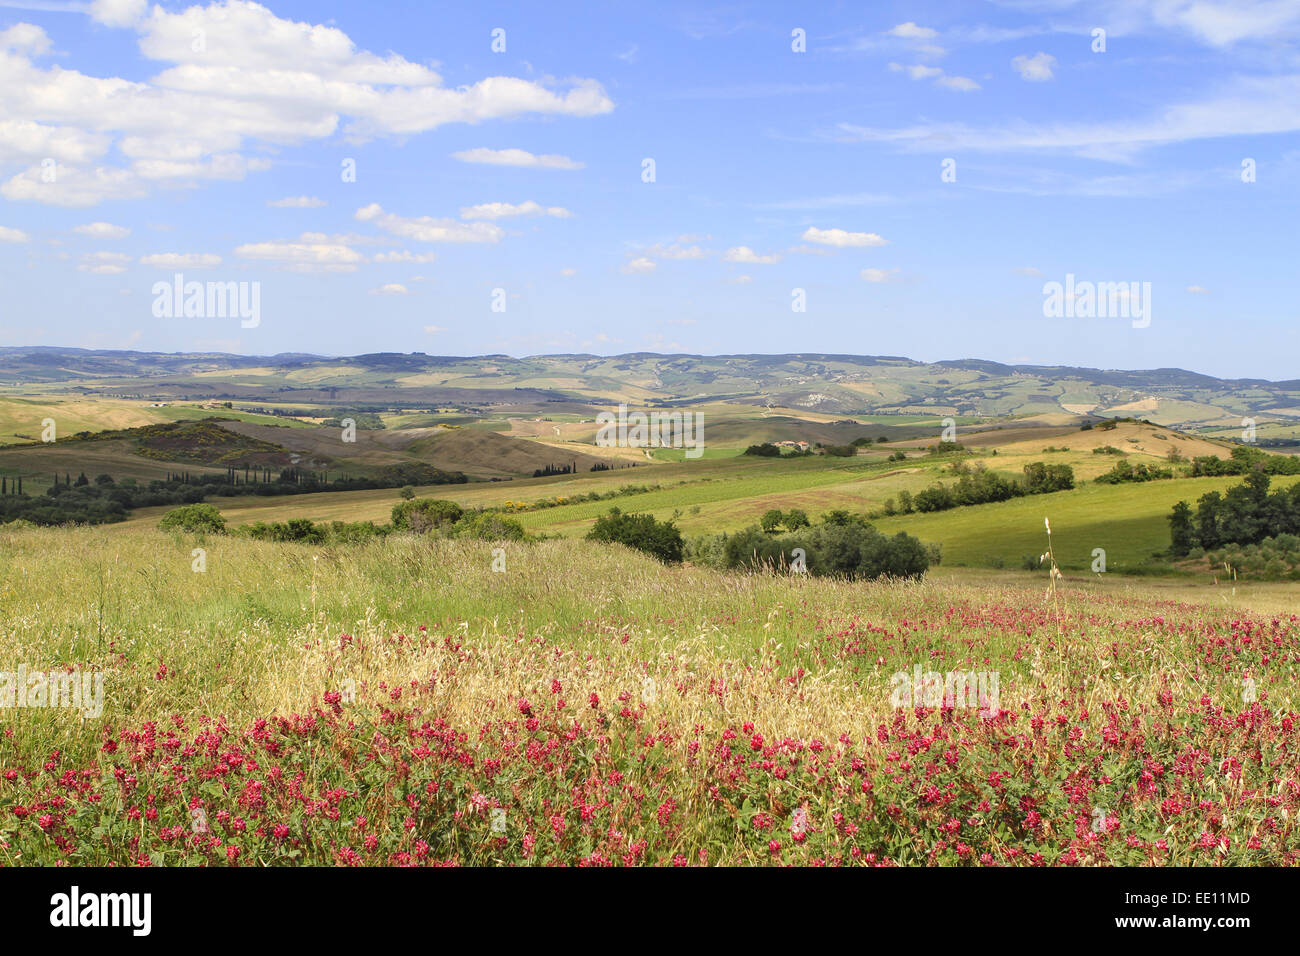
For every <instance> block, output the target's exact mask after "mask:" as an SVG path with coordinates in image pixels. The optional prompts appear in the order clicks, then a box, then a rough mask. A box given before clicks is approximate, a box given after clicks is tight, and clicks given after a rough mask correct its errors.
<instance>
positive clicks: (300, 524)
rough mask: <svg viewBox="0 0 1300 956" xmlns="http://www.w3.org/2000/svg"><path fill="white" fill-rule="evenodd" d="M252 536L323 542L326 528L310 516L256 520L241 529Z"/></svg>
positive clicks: (276, 539)
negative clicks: (286, 519) (314, 521)
mask: <svg viewBox="0 0 1300 956" xmlns="http://www.w3.org/2000/svg"><path fill="white" fill-rule="evenodd" d="M240 530H241V531H242V532H243V533H244V534H246V535H248V536H249V537H250V538H256V539H258V540H259V541H294V542H298V543H300V544H321V543H322V542H324V540H325V529H324V528H318V527H317V526H316V525H315V524H313V523H312V521H311V519H310V518H290V519H289V520H288V521H272V522H270V523H269V524H268V523H267V522H265V521H255V522H253V524H251V525H248V526H246V527H244V528H242V529H240Z"/></svg>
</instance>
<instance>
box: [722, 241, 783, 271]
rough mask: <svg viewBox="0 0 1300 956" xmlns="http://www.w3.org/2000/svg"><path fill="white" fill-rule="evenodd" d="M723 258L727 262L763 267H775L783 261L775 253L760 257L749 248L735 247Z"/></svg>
mask: <svg viewBox="0 0 1300 956" xmlns="http://www.w3.org/2000/svg"><path fill="white" fill-rule="evenodd" d="M722 258H723V261H725V262H740V263H745V264H747V265H762V266H770V265H775V264H776V263H778V262H780V261H781V256H780V255H779V254H777V253H775V252H774V253H772V254H771V255H768V256H760V255H759V254H758V253H757V252H755V251H754V250H753V249H751V248H749V246H735V247H734V248H731V249H728V250H727V251H726V253H725V254H724V255H723V257H722Z"/></svg>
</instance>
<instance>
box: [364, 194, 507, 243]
mask: <svg viewBox="0 0 1300 956" xmlns="http://www.w3.org/2000/svg"><path fill="white" fill-rule="evenodd" d="M356 219H358V220H359V221H361V222H373V223H374V224H375V225H376V226H377V227H379V228H380V229H382V230H384V231H385V232H388V233H392V234H393V235H395V236H401V237H402V238H404V239H414V240H416V241H417V242H498V241H500V239H501V237H502V236H504V235H505V230H503V229H502V228H501V227H500V226H495V225H493V224H492V223H488V222H472V223H464V222H458V221H457V220H455V219H435V218H433V217H432V216H419V217H415V218H412V217H406V216H399V215H397V214H396V213H391V212H384V210H383V208H382V207H381V206H380V205H379V203H371V204H370V205H369V206H364V207H362V208H361V209H358V210H357V211H356Z"/></svg>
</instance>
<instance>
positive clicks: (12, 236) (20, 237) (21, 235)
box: [0, 226, 28, 242]
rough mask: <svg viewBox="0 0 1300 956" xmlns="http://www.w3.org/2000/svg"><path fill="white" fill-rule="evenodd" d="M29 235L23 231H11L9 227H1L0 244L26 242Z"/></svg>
mask: <svg viewBox="0 0 1300 956" xmlns="http://www.w3.org/2000/svg"><path fill="white" fill-rule="evenodd" d="M27 239H28V235H27V233H25V232H23V231H22V230H21V229H11V228H10V227H9V226H0V242H26V241H27Z"/></svg>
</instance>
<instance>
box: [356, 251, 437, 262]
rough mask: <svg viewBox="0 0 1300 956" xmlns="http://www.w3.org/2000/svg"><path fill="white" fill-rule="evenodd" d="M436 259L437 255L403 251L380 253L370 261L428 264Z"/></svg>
mask: <svg viewBox="0 0 1300 956" xmlns="http://www.w3.org/2000/svg"><path fill="white" fill-rule="evenodd" d="M437 258H438V255H437V253H433V252H409V251H407V250H405V249H403V250H402V251H400V252H381V253H379V254H377V255H376V256H375V257H374V258H373V259H372V260H371V261H372V262H378V263H392V262H420V263H428V262H433V261H434V260H435V259H437Z"/></svg>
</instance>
